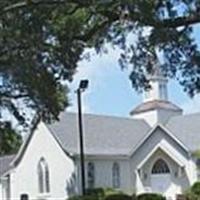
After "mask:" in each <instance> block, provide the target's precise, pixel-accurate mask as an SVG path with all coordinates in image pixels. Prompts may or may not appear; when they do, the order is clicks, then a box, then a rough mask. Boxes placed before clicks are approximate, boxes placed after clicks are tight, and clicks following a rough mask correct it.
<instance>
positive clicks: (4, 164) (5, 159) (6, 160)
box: [0, 155, 15, 176]
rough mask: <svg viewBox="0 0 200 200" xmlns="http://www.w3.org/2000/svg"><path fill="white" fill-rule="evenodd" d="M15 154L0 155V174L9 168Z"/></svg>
mask: <svg viewBox="0 0 200 200" xmlns="http://www.w3.org/2000/svg"><path fill="white" fill-rule="evenodd" d="M14 157H15V155H9V156H2V157H0V176H2V175H3V174H4V173H5V172H7V171H8V170H9V169H11V166H10V163H11V161H12V160H13V159H14Z"/></svg>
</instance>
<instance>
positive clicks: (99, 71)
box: [68, 27, 200, 117]
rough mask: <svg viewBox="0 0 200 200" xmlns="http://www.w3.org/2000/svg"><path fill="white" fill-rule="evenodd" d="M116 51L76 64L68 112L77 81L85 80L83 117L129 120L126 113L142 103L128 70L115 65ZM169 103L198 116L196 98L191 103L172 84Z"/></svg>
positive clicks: (73, 106)
mask: <svg viewBox="0 0 200 200" xmlns="http://www.w3.org/2000/svg"><path fill="white" fill-rule="evenodd" d="M199 30H200V29H199V27H196V28H195V32H194V35H195V38H196V39H197V42H198V43H199V41H200V35H199V34H198V33H199ZM118 58H119V50H117V49H116V50H113V49H110V50H109V53H108V54H104V55H95V53H94V55H93V56H92V57H91V60H90V61H89V62H88V61H86V60H85V61H82V62H80V63H79V68H78V72H77V73H76V75H75V76H74V80H73V82H72V83H71V84H70V89H71V92H70V102H71V106H70V107H69V108H68V111H72V112H76V111H77V102H76V95H75V93H74V90H75V89H76V88H77V87H78V85H79V81H80V79H88V80H89V88H88V89H87V91H85V93H84V95H83V109H84V112H85V113H93V114H103V115H114V116H124V117H127V116H129V112H130V111H131V110H132V109H133V108H134V107H135V106H136V105H138V104H139V103H141V102H142V95H141V94H138V93H136V92H135V91H134V90H133V88H132V87H131V82H130V80H129V73H130V70H131V69H125V70H121V68H120V66H119V64H118ZM168 86H169V87H168V95H169V100H170V101H172V102H173V103H175V104H177V105H179V106H180V107H181V108H183V109H184V112H185V113H194V112H200V96H196V97H195V98H193V99H191V98H190V97H188V96H187V94H186V93H184V92H183V89H182V87H181V86H179V84H178V83H177V82H175V81H173V80H170V81H169V84H168Z"/></svg>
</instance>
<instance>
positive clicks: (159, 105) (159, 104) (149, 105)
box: [130, 100, 182, 115]
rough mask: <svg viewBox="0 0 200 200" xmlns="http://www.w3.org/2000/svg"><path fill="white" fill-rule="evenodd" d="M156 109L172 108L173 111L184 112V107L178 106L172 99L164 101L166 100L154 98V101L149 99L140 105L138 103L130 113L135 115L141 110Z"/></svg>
mask: <svg viewBox="0 0 200 200" xmlns="http://www.w3.org/2000/svg"><path fill="white" fill-rule="evenodd" d="M154 109H164V110H172V111H178V112H182V109H181V108H179V107H178V106H176V105H175V104H173V103H171V102H170V101H164V100H153V101H147V102H144V103H142V104H140V105H138V106H137V107H136V108H134V109H133V110H132V111H131V112H130V114H131V115H134V114H137V113H141V112H147V111H150V110H154Z"/></svg>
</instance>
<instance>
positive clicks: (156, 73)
mask: <svg viewBox="0 0 200 200" xmlns="http://www.w3.org/2000/svg"><path fill="white" fill-rule="evenodd" d="M149 79H150V85H151V88H150V89H149V90H147V91H144V94H143V96H144V97H143V102H147V101H153V100H164V101H167V100H168V90H167V82H168V81H167V78H166V77H165V76H164V75H163V73H162V71H161V69H160V64H159V63H158V62H156V63H154V69H153V74H152V75H151V77H150V78H149Z"/></svg>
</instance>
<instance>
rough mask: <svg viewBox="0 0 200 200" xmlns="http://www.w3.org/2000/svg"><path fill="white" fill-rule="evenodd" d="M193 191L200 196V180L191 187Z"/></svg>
mask: <svg viewBox="0 0 200 200" xmlns="http://www.w3.org/2000/svg"><path fill="white" fill-rule="evenodd" d="M191 192H192V193H194V194H196V195H199V196H200V182H196V183H194V185H193V186H192V187H191Z"/></svg>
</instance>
